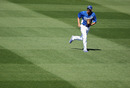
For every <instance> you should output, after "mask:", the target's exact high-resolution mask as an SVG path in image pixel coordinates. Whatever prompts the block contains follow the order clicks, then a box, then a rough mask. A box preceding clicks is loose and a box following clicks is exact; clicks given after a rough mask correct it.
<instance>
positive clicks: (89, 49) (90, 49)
mask: <svg viewBox="0 0 130 88" xmlns="http://www.w3.org/2000/svg"><path fill="white" fill-rule="evenodd" d="M72 49H76V50H83V48H82V49H81V48H72ZM87 50H88V51H101V49H92V48H88V49H87Z"/></svg>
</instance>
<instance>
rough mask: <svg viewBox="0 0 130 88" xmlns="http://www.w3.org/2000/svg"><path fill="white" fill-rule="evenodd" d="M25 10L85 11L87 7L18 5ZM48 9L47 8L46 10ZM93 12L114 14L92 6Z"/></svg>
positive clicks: (109, 10) (108, 10) (110, 10)
mask: <svg viewBox="0 0 130 88" xmlns="http://www.w3.org/2000/svg"><path fill="white" fill-rule="evenodd" d="M20 5H22V6H24V7H26V8H29V9H32V10H34V11H85V10H86V9H87V5H60V4H58V5H55V4H20ZM47 7H49V8H47ZM93 8H94V9H93V10H94V11H96V12H115V10H112V9H109V8H106V7H104V8H102V7H101V6H98V5H93Z"/></svg>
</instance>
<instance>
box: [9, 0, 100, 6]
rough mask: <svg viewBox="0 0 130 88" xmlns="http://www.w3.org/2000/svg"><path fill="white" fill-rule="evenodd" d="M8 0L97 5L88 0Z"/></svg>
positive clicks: (26, 2) (13, 0) (29, 2)
mask: <svg viewBox="0 0 130 88" xmlns="http://www.w3.org/2000/svg"><path fill="white" fill-rule="evenodd" d="M8 1H10V2H14V3H17V4H60V5H61V4H62V5H86V4H87V5H89V4H91V5H98V4H95V3H92V2H88V1H85V0H82V1H80V0H62V1H61V0H55V1H50V0H37V1H36V0H32V1H30V0H28V1H27V0H22V1H21V0H8Z"/></svg>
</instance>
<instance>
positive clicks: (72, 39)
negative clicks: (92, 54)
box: [69, 27, 83, 43]
mask: <svg viewBox="0 0 130 88" xmlns="http://www.w3.org/2000/svg"><path fill="white" fill-rule="evenodd" d="M81 29H82V27H81V28H80V30H81ZM81 33H82V32H81ZM74 40H79V41H81V40H83V37H82V35H81V36H73V35H72V37H71V39H70V41H69V43H72V42H73V41H74Z"/></svg>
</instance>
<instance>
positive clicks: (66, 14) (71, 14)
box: [36, 10, 130, 20]
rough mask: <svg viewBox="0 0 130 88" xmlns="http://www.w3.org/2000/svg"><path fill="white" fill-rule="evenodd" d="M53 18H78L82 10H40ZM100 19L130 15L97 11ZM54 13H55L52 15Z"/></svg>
mask: <svg viewBox="0 0 130 88" xmlns="http://www.w3.org/2000/svg"><path fill="white" fill-rule="evenodd" d="M36 11H37V12H39V13H41V14H44V15H46V16H50V17H53V18H77V17H78V13H79V12H80V11H39V10H36ZM95 13H96V16H97V18H98V19H123V20H125V19H130V15H128V14H124V13H120V12H95ZM52 14H53V15H52Z"/></svg>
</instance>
